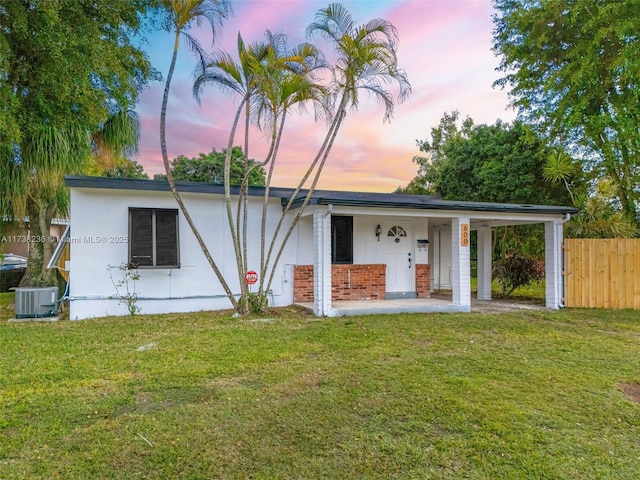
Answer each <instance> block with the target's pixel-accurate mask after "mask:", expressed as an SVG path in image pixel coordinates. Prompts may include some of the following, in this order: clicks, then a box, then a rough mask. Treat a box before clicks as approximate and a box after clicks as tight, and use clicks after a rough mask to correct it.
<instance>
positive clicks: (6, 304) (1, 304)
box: [0, 292, 15, 321]
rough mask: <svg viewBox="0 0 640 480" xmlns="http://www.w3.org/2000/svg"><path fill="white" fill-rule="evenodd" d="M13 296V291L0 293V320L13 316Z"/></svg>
mask: <svg viewBox="0 0 640 480" xmlns="http://www.w3.org/2000/svg"><path fill="white" fill-rule="evenodd" d="M14 297H15V293H13V292H2V293H0V321H4V320H8V319H10V318H13V316H14V312H15V310H14V305H13V303H14Z"/></svg>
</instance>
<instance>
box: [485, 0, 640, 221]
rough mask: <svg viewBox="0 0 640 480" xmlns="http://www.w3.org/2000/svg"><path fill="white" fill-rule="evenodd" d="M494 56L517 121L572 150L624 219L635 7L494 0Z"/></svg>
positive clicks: (631, 145) (636, 163)
mask: <svg viewBox="0 0 640 480" xmlns="http://www.w3.org/2000/svg"><path fill="white" fill-rule="evenodd" d="M494 4H495V7H496V9H497V11H498V14H497V15H495V17H494V23H495V29H494V50H495V52H496V53H497V54H500V55H501V56H502V60H501V64H500V69H501V70H502V71H503V72H505V75H504V77H503V78H502V79H500V80H498V81H497V82H496V84H497V85H500V86H509V87H511V91H510V95H511V97H512V98H513V104H514V105H515V106H517V107H518V108H519V109H520V110H519V111H520V115H521V116H522V118H523V119H525V120H526V121H528V122H531V123H532V124H534V125H536V126H537V127H538V128H539V129H540V130H541V131H543V132H545V134H547V135H548V136H549V138H551V139H553V140H554V141H556V142H558V143H559V144H564V145H565V146H566V145H580V146H582V147H583V148H586V149H587V151H588V152H589V153H590V155H589V157H590V158H591V160H592V162H593V165H592V166H593V167H594V168H596V169H601V170H602V171H604V174H605V175H606V176H608V177H610V178H611V180H612V181H613V185H614V187H615V190H616V197H617V200H618V202H619V204H620V206H621V209H622V211H623V213H624V215H625V216H626V217H627V218H628V219H630V220H632V221H633V222H636V223H638V205H639V203H638V201H639V200H640V189H638V185H639V184H640V182H639V180H640V176H639V175H640V68H638V52H639V51H640V35H639V32H640V30H639V28H638V18H640V2H638V1H636V0H620V1H608V0H565V1H562V2H556V1H539V0H494Z"/></svg>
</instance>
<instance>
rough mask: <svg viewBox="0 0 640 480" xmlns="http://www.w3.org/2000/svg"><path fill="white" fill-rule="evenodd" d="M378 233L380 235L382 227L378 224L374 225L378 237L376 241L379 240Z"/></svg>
mask: <svg viewBox="0 0 640 480" xmlns="http://www.w3.org/2000/svg"><path fill="white" fill-rule="evenodd" d="M380 235H382V227H381V226H380V225H378V226H377V227H376V237H378V241H380Z"/></svg>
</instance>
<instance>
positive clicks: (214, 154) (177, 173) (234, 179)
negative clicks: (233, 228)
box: [153, 147, 265, 186]
mask: <svg viewBox="0 0 640 480" xmlns="http://www.w3.org/2000/svg"><path fill="white" fill-rule="evenodd" d="M226 155H227V152H226V149H222V151H220V152H218V151H217V150H216V149H215V148H214V149H213V150H211V152H209V153H200V154H199V155H198V156H197V157H186V156H184V155H179V156H177V157H176V158H174V159H173V161H172V162H171V172H172V174H173V178H174V179H175V180H182V181H189V182H205V183H219V184H221V183H223V181H224V162H225V158H226ZM245 162H246V163H245ZM245 169H246V170H248V185H253V186H264V184H265V171H264V168H262V166H260V165H258V164H257V163H256V161H255V160H253V159H245V155H244V153H243V152H242V148H240V147H233V148H232V152H231V171H230V173H229V175H230V183H231V185H240V184H241V183H242V180H243V178H244V173H245ZM153 178H154V180H166V179H167V176H166V174H162V173H158V174H156V175H154V176H153Z"/></svg>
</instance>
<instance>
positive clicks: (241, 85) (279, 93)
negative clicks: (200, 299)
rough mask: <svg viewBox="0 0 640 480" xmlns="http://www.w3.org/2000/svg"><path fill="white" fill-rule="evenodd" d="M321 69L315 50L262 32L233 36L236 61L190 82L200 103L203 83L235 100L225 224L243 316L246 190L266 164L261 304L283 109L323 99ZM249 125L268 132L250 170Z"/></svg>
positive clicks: (213, 66)
mask: <svg viewBox="0 0 640 480" xmlns="http://www.w3.org/2000/svg"><path fill="white" fill-rule="evenodd" d="M323 66H324V62H323V59H322V56H321V54H320V52H319V51H318V50H317V48H315V47H314V46H312V45H310V44H301V45H298V46H297V47H296V48H294V49H289V48H288V47H287V44H286V36H285V35H283V34H278V35H273V34H272V33H271V32H269V31H267V32H266V40H265V41H261V42H255V43H253V44H251V45H246V44H245V42H244V41H243V40H242V36H241V35H240V34H238V61H235V60H234V58H233V57H232V56H230V55H229V54H227V53H221V54H218V55H217V56H215V57H214V59H213V60H212V61H211V62H209V63H208V64H207V65H206V66H205V68H204V69H203V70H202V71H200V72H199V75H197V76H196V81H195V83H194V94H195V96H196V98H198V99H199V97H200V92H201V89H202V88H203V86H204V85H206V84H214V85H217V86H220V87H222V88H223V89H224V90H226V91H228V92H230V93H232V94H233V95H234V96H235V97H236V98H237V99H238V100H239V103H238V108H237V111H236V115H235V118H234V120H233V123H232V126H231V130H230V134H229V142H228V147H227V149H226V153H227V155H226V158H225V168H224V184H225V205H226V211H227V219H228V226H229V230H230V234H231V238H232V239H233V243H234V249H235V255H236V264H237V270H238V278H239V281H240V289H241V299H242V302H241V303H240V306H239V311H241V312H243V313H244V312H246V311H247V310H248V308H249V292H248V288H247V285H246V283H245V282H244V281H243V277H244V272H245V271H246V269H247V262H248V242H247V227H248V209H247V202H248V190H247V187H248V185H249V182H250V179H251V175H253V174H254V172H255V169H257V168H259V169H262V168H264V167H265V166H266V165H267V164H270V165H269V170H268V174H267V179H266V183H265V190H264V202H263V210H262V222H261V249H260V264H261V267H260V285H259V291H258V296H259V297H261V298H262V299H263V301H265V299H266V295H265V294H264V285H265V280H264V279H265V276H266V271H267V268H268V267H267V265H268V261H266V262H265V230H266V212H267V205H268V199H269V191H270V183H271V178H272V174H273V167H274V165H275V161H276V157H277V155H278V149H279V145H280V139H281V136H282V131H283V128H284V123H285V118H286V114H287V112H288V110H289V109H290V108H291V107H292V106H293V105H295V104H297V103H300V102H306V101H308V100H311V101H314V100H318V101H319V99H320V98H326V90H325V89H324V88H323V87H322V86H321V85H319V84H317V83H315V82H314V80H313V73H314V72H315V70H316V69H317V68H321V67H323ZM243 113H244V126H245V137H244V144H245V159H246V160H245V163H244V171H243V180H242V182H241V188H240V195H239V196H238V204H237V209H236V213H235V219H234V212H233V210H232V205H231V191H230V186H231V183H232V182H231V168H232V161H231V160H232V157H231V153H232V150H231V145H233V143H234V141H235V135H236V130H237V127H238V125H239V123H240V121H241V118H242V114H243ZM251 124H255V125H257V126H258V128H260V129H264V128H267V129H268V130H269V131H270V133H271V135H270V148H269V152H268V154H267V156H266V158H265V159H264V161H262V162H261V163H259V164H255V165H253V166H250V165H249V163H248V156H247V152H248V149H249V135H250V128H249V126H250V125H251ZM274 268H275V267H274Z"/></svg>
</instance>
